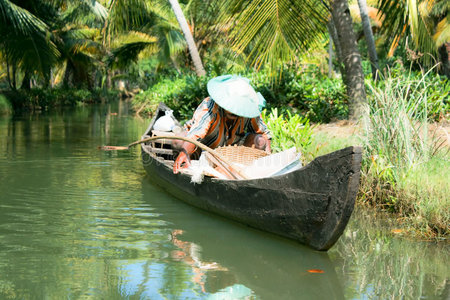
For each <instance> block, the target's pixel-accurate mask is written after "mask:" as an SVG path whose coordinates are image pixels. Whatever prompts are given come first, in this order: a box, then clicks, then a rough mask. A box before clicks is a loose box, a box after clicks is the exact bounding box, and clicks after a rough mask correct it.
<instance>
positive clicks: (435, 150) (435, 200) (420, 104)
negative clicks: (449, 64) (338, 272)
mask: <svg viewBox="0 0 450 300" xmlns="http://www.w3.org/2000/svg"><path fill="white" fill-rule="evenodd" d="M425 78H426V74H425V75H423V76H422V77H421V78H420V77H419V78H417V77H408V76H400V77H396V78H395V77H388V78H386V79H385V80H384V82H383V85H382V86H374V85H369V88H370V91H371V96H370V97H369V106H368V109H369V113H368V116H367V117H366V119H365V122H364V141H363V147H364V155H365V157H364V159H363V167H362V176H363V180H362V187H361V197H360V199H362V200H363V201H366V202H369V203H371V204H375V205H381V206H383V207H386V208H388V209H390V210H392V211H395V212H399V213H401V214H402V215H404V216H408V217H409V220H410V221H412V222H413V223H414V225H415V227H416V228H420V230H422V231H425V232H427V233H429V234H430V235H433V234H437V235H440V234H444V235H445V234H448V233H449V227H448V225H447V224H449V222H448V221H449V214H450V212H449V205H448V204H449V202H448V201H449V200H448V193H447V194H446V193H442V192H441V190H442V188H443V187H444V188H445V187H446V186H447V185H448V184H445V182H444V183H443V182H442V180H438V181H437V182H436V181H433V180H431V179H432V178H436V177H437V178H440V176H445V173H447V175H448V172H446V169H445V168H443V169H442V168H438V169H434V170H432V169H430V168H429V167H427V166H430V162H431V161H434V162H435V163H436V161H440V163H439V164H441V165H442V164H447V166H448V155H447V154H446V153H444V152H443V151H444V150H445V149H444V148H443V147H442V141H440V140H439V138H438V137H436V135H434V134H432V133H430V131H429V125H428V119H429V114H428V94H427V90H428V88H429V86H427V83H426V80H425ZM444 178H445V177H444ZM448 178H449V177H447V179H448ZM440 184H443V186H442V185H441V186H439V185H440Z"/></svg>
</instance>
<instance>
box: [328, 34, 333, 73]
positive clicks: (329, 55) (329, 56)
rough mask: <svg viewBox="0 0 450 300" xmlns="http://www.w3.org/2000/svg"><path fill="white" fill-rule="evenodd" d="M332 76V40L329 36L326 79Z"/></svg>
mask: <svg viewBox="0 0 450 300" xmlns="http://www.w3.org/2000/svg"><path fill="white" fill-rule="evenodd" d="M331 76H333V39H332V38H331V36H330V42H329V43H328V78H331Z"/></svg>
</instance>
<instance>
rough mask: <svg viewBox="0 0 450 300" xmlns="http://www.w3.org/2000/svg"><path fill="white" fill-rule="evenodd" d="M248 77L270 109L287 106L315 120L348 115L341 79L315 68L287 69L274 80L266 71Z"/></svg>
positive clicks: (327, 119)
mask: <svg viewBox="0 0 450 300" xmlns="http://www.w3.org/2000/svg"><path fill="white" fill-rule="evenodd" d="M249 77H250V78H252V79H253V83H254V85H255V88H256V90H258V91H260V92H261V94H263V96H264V97H265V98H266V100H267V104H268V107H269V108H271V107H277V108H279V109H286V108H287V107H289V108H291V109H292V110H293V111H294V112H298V113H300V114H302V115H304V116H306V117H307V118H308V119H310V120H311V122H315V123H328V122H330V121H331V120H333V119H345V118H347V117H348V101H347V96H346V93H345V87H344V85H343V84H342V82H341V80H340V79H332V78H328V77H326V76H323V75H321V74H320V73H319V72H318V71H317V70H311V69H306V70H305V71H302V72H299V71H294V70H289V69H287V68H286V69H285V70H283V72H282V74H281V77H280V79H279V80H277V81H275V82H274V81H273V78H272V77H271V76H270V73H268V72H267V71H263V72H259V73H255V74H250V76H249Z"/></svg>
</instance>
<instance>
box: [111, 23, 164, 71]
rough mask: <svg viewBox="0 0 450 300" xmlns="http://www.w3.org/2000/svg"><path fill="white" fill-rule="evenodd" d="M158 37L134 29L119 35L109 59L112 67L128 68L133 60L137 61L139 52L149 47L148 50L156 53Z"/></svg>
mask: <svg viewBox="0 0 450 300" xmlns="http://www.w3.org/2000/svg"><path fill="white" fill-rule="evenodd" d="M156 42H157V39H156V38H155V37H152V36H150V35H148V34H145V33H143V32H136V31H132V32H129V33H128V34H125V35H121V36H118V37H117V38H116V39H115V41H114V45H115V48H114V49H113V50H112V51H111V55H110V56H109V58H108V60H107V64H108V65H109V66H111V67H116V68H120V69H123V68H126V67H127V66H128V65H129V64H130V63H131V62H135V61H137V59H138V58H139V54H140V53H141V52H142V51H144V50H145V49H147V50H148V51H147V52H149V51H150V52H151V53H155V52H156V51H157V49H158V48H157V45H156Z"/></svg>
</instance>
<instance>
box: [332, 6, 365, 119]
mask: <svg viewBox="0 0 450 300" xmlns="http://www.w3.org/2000/svg"><path fill="white" fill-rule="evenodd" d="M331 15H332V18H333V21H334V25H335V26H336V31H337V35H338V40H339V44H340V45H341V50H342V58H343V63H344V68H345V84H346V86H347V95H348V98H349V117H350V119H353V120H355V119H358V118H359V117H362V116H363V113H364V111H365V105H366V103H367V100H366V90H365V88H364V74H363V70H362V65H361V55H360V54H359V52H358V48H357V44H356V38H355V33H354V31H353V24H352V18H351V16H350V10H349V8H348V3H347V0H334V1H333V5H332V11H331Z"/></svg>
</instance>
